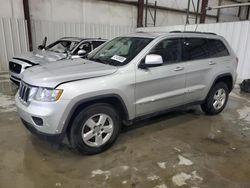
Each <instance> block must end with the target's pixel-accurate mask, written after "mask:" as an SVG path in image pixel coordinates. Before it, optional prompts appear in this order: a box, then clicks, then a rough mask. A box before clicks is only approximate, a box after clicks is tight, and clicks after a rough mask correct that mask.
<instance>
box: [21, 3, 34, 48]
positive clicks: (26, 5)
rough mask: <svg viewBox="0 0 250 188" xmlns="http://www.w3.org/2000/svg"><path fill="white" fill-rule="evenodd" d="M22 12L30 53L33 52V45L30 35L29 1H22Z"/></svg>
mask: <svg viewBox="0 0 250 188" xmlns="http://www.w3.org/2000/svg"><path fill="white" fill-rule="evenodd" d="M23 12H24V18H25V20H26V21H27V30H28V39H29V50H30V51H32V50H33V45H32V33H31V21H30V9H29V0H23Z"/></svg>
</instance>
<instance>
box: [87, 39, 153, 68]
mask: <svg viewBox="0 0 250 188" xmlns="http://www.w3.org/2000/svg"><path fill="white" fill-rule="evenodd" d="M152 40H153V39H151V38H140V37H118V38H115V39H113V40H111V41H110V42H107V43H106V44H105V45H104V46H103V47H102V48H100V50H98V51H97V52H96V53H94V54H91V55H89V57H88V59H89V60H93V61H97V62H100V63H104V64H110V65H114V66H123V65H125V64H127V63H129V62H130V61H131V60H132V59H133V58H134V57H135V56H136V55H137V54H138V53H139V52H140V51H141V50H142V49H143V48H145V47H146V46H147V45H148V44H149V43H150V42H151V41H152Z"/></svg>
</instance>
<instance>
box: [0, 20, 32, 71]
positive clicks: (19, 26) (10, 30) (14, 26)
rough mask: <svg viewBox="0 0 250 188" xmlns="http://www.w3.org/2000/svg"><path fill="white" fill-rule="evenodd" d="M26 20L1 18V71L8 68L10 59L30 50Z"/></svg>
mask: <svg viewBox="0 0 250 188" xmlns="http://www.w3.org/2000/svg"><path fill="white" fill-rule="evenodd" d="M26 31H27V29H26V22H25V20H23V19H12V18H0V72H3V71H7V70H8V60H9V59H10V58H12V57H13V56H14V55H16V54H20V53H23V52H26V51H27V50H28V38H27V32H26Z"/></svg>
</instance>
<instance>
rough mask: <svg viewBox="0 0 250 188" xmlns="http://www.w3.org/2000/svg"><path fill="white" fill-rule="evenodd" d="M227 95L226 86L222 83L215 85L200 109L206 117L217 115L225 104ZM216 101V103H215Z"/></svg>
mask: <svg viewBox="0 0 250 188" xmlns="http://www.w3.org/2000/svg"><path fill="white" fill-rule="evenodd" d="M222 93H224V95H223V94H222ZM220 94H221V95H220ZM228 95H229V90H228V87H227V85H226V84H225V83H224V82H219V83H216V84H215V85H214V86H213V88H212V89H211V90H210V92H209V94H208V96H207V98H206V100H205V102H204V103H203V104H201V109H202V110H203V111H204V112H205V113H206V114H208V115H216V114H219V113H220V112H221V111H222V110H223V109H224V108H225V106H226V104H227V101H228ZM215 98H216V99H215ZM216 101H217V103H215V102H216Z"/></svg>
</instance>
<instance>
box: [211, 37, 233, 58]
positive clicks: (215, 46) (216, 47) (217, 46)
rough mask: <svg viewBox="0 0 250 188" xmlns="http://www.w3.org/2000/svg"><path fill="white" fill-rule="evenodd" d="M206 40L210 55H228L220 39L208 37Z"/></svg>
mask: <svg viewBox="0 0 250 188" xmlns="http://www.w3.org/2000/svg"><path fill="white" fill-rule="evenodd" d="M207 41H208V49H209V55H210V57H222V56H228V55H229V52H228V50H227V48H226V46H225V45H224V44H223V42H222V41H220V40H216V39H208V40H207Z"/></svg>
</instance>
